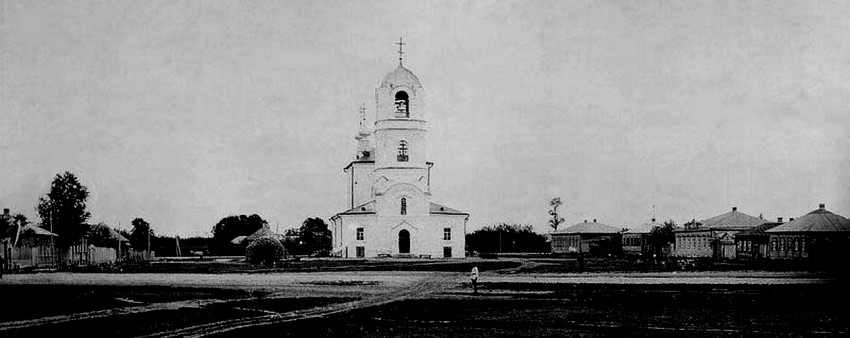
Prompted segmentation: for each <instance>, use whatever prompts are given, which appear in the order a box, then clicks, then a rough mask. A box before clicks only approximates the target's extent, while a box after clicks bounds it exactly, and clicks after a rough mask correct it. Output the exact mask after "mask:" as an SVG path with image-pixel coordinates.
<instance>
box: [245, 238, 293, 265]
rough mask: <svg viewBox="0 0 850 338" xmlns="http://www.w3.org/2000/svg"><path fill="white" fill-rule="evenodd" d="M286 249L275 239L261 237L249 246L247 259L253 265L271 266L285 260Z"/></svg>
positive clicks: (246, 250)
mask: <svg viewBox="0 0 850 338" xmlns="http://www.w3.org/2000/svg"><path fill="white" fill-rule="evenodd" d="M285 252H286V249H284V248H283V244H281V243H280V241H278V240H277V239H275V238H273V237H268V236H266V237H260V238H257V239H256V240H254V241H253V242H251V244H248V248H246V249H245V258H246V259H247V260H248V262H249V263H252V264H269V263H274V262H277V261H279V260H281V259H283V257H284V255H285Z"/></svg>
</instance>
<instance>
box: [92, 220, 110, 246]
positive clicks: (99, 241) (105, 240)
mask: <svg viewBox="0 0 850 338" xmlns="http://www.w3.org/2000/svg"><path fill="white" fill-rule="evenodd" d="M86 237H88V243H89V244H91V245H94V246H100V247H114V246H117V245H118V243H117V242H116V241H115V240H114V239H113V238H112V234H111V232H110V230H109V227H108V226H107V225H106V224H104V223H98V224H92V225H91V226H89V232H88V234H87V235H86Z"/></svg>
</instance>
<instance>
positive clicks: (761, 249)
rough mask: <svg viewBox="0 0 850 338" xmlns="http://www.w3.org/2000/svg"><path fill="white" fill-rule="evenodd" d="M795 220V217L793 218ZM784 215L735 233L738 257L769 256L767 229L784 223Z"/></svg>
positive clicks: (736, 254) (756, 257) (757, 257)
mask: <svg viewBox="0 0 850 338" xmlns="http://www.w3.org/2000/svg"><path fill="white" fill-rule="evenodd" d="M792 220H793V218H792ZM782 221H783V220H782V217H779V218H777V219H776V222H768V223H764V224H762V225H758V226H755V227H753V228H752V229H749V230H744V231H741V232H739V233H737V234H735V256H736V257H737V258H738V259H762V258H767V256H768V243H769V237H770V236H768V234H767V230H770V229H773V228H775V227H777V226H780V225H782V223H783V222H782Z"/></svg>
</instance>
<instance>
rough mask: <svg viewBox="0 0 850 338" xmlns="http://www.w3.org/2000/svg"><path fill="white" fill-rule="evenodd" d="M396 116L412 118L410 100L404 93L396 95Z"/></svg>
mask: <svg viewBox="0 0 850 338" xmlns="http://www.w3.org/2000/svg"><path fill="white" fill-rule="evenodd" d="M395 116H396V117H410V100H409V98H408V97H407V93H405V92H404V91H400V92H398V93H395Z"/></svg>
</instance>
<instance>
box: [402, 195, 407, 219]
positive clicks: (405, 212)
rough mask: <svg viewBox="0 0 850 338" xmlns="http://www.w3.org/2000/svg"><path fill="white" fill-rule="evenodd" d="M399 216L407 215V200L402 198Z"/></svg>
mask: <svg viewBox="0 0 850 338" xmlns="http://www.w3.org/2000/svg"><path fill="white" fill-rule="evenodd" d="M401 214H402V215H407V199H406V198H404V197H402V198H401Z"/></svg>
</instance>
